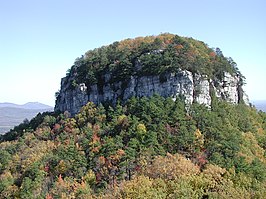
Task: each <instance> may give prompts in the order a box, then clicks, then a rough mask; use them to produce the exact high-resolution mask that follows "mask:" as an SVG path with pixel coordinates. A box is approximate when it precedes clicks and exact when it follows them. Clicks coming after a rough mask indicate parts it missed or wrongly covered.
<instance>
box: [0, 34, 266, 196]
mask: <svg viewBox="0 0 266 199" xmlns="http://www.w3.org/2000/svg"><path fill="white" fill-rule="evenodd" d="M138 63H141V67H139V66H140V65H139V64H138ZM176 70H188V71H190V72H192V73H193V74H200V75H203V76H204V77H207V78H208V79H209V80H210V79H212V80H215V79H219V80H221V81H222V79H223V76H224V73H225V72H227V73H230V74H231V75H234V76H237V77H238V78H239V80H240V84H241V86H242V84H244V80H245V79H244V77H243V76H242V74H241V73H240V72H239V70H238V68H237V66H236V63H235V62H234V61H233V60H232V59H231V58H226V57H224V56H223V54H222V52H221V50H220V49H218V48H217V49H211V48H209V47H208V46H207V45H206V44H204V43H203V42H200V41H196V40H194V39H192V38H185V37H179V36H177V35H172V34H162V35H159V36H149V37H139V38H136V39H127V40H123V41H121V42H115V43H113V44H111V45H108V46H103V47H101V48H97V49H94V50H90V51H88V52H87V53H86V54H85V55H84V56H82V57H80V58H78V59H76V61H75V63H74V65H73V66H72V67H71V68H70V69H69V71H68V73H67V77H66V78H69V81H71V84H70V85H71V86H72V87H73V88H74V87H76V86H77V85H79V84H80V83H85V84H86V85H87V86H89V85H92V84H98V85H101V84H102V82H103V79H102V76H103V75H104V74H111V75H110V79H109V81H110V82H112V81H117V80H119V81H126V80H127V78H129V76H131V75H135V76H142V75H161V74H164V73H166V72H167V73H168V72H174V71H176ZM162 77H163V76H162ZM162 81H163V79H162ZM70 89H71V88H70ZM59 94H60V93H57V97H58V96H59ZM211 97H212V100H211V106H205V105H202V104H198V103H196V102H193V103H192V104H191V105H189V106H188V105H187V104H186V103H185V99H184V97H182V96H180V97H179V98H177V99H176V100H175V101H173V99H172V98H163V97H161V96H159V95H157V94H154V95H153V96H152V97H150V98H148V97H132V98H130V99H129V100H127V101H126V102H119V101H118V102H117V103H116V105H112V106H111V105H108V104H107V103H106V104H99V105H95V104H93V103H92V102H88V103H87V105H85V106H83V107H82V108H81V110H80V112H79V113H77V114H76V115H70V113H69V112H67V111H66V112H53V113H48V112H46V113H42V114H38V115H37V116H36V117H34V118H33V119H31V120H30V121H27V122H24V123H22V124H20V125H19V126H17V127H15V128H14V129H13V130H11V131H10V132H9V133H7V134H5V135H1V137H0V157H1V158H0V198H10V199H11V198H23V199H31V198H45V199H56V198H69V199H70V198H202V199H204V198H237V199H239V198H265V195H266V172H265V171H266V113H264V112H261V111H257V110H256V109H255V108H254V107H252V106H248V105H246V104H245V103H244V102H242V101H240V102H239V104H232V103H229V102H226V101H224V100H221V99H220V98H217V96H216V95H214V94H213V95H212V96H211Z"/></svg>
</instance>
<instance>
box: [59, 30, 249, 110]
mask: <svg viewBox="0 0 266 199" xmlns="http://www.w3.org/2000/svg"><path fill="white" fill-rule="evenodd" d="M244 79H245V78H244V76H243V75H242V74H241V73H240V71H239V70H238V68H237V66H236V63H235V62H234V61H233V59H232V58H226V57H224V56H223V54H222V52H221V50H220V49H219V48H216V49H215V50H214V49H211V48H209V47H208V46H207V45H206V44H205V43H203V42H201V41H197V40H194V39H192V38H185V37H180V36H177V35H172V34H162V35H159V36H148V37H139V38H135V39H126V40H123V41H120V42H114V43H113V44H111V45H108V46H103V47H100V48H97V49H94V50H90V51H88V52H87V53H85V55H84V56H82V57H80V58H77V59H76V61H75V64H74V65H73V66H72V67H71V69H70V70H69V71H68V73H67V75H66V77H64V78H62V81H61V89H60V92H58V93H57V99H56V106H55V110H59V111H68V112H70V113H71V114H72V115H74V114H75V113H77V112H78V111H79V110H80V108H81V107H82V106H84V105H85V104H87V102H88V101H91V102H94V103H95V104H100V103H103V104H104V103H108V104H112V105H115V104H116V103H117V102H118V101H120V102H122V104H123V103H124V102H125V101H127V100H128V99H130V98H131V97H133V96H134V97H151V96H152V95H154V94H158V95H160V96H163V97H171V98H172V99H174V100H175V99H176V98H177V97H182V98H184V99H185V101H186V103H187V105H189V104H192V103H193V102H198V103H200V104H205V105H206V106H211V102H212V98H213V97H216V98H219V99H223V100H226V101H228V102H231V103H239V102H241V101H243V102H244V103H246V104H248V103H249V102H248V98H247V95H246V94H245V93H244V91H243V89H242V86H243V84H244Z"/></svg>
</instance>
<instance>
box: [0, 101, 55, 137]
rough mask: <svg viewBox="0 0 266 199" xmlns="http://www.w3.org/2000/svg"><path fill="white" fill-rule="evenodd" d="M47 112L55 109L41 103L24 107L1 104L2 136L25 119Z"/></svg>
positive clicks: (0, 129) (0, 125)
mask: <svg viewBox="0 0 266 199" xmlns="http://www.w3.org/2000/svg"><path fill="white" fill-rule="evenodd" d="M46 111H53V107H51V106H48V105H45V104H42V103H39V102H29V103H26V104H23V105H18V104H13V103H8V102H5V103H0V134H2V133H5V132H7V131H9V130H10V129H11V128H13V127H14V126H16V125H18V124H20V123H22V122H23V121H24V120H25V119H28V120H30V119H32V118H33V117H34V116H36V115H37V114H38V113H42V112H46Z"/></svg>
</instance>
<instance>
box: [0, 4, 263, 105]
mask: <svg viewBox="0 0 266 199" xmlns="http://www.w3.org/2000/svg"><path fill="white" fill-rule="evenodd" d="M165 32H169V33H173V34H178V35H180V36H186V37H193V38H194V39H198V40H201V41H204V42H205V43H207V44H208V45H209V47H214V48H215V47H219V48H220V49H221V50H222V51H223V54H224V55H225V56H227V57H232V58H233V59H234V61H235V62H236V63H237V64H238V68H239V69H240V71H241V72H242V74H243V75H244V76H245V77H246V83H247V85H246V86H245V88H244V89H245V90H246V92H247V94H248V95H249V98H250V99H251V100H266V89H265V86H266V57H265V56H266V1H265V0H201V1H199V0H182V1H181V0H164V1H159V0H134V1H125V0H112V1H108V0H100V1H90V0H75V1H74V0H23V1H20V0H10V1H6V0H0V102H13V103H18V104H23V103H26V102H29V101H38V102H42V103H45V104H48V105H52V106H53V105H54V101H55V97H54V93H55V92H56V91H58V90H59V88H60V80H61V78H62V77H64V76H65V74H66V71H67V69H69V68H70V67H71V66H72V64H73V63H74V61H75V59H76V58H77V57H80V56H81V55H82V54H84V53H85V52H86V51H87V50H90V49H94V48H96V47H100V46H102V45H107V44H111V43H113V42H114V41H119V40H122V39H126V38H134V37H137V36H147V35H157V34H160V33H165Z"/></svg>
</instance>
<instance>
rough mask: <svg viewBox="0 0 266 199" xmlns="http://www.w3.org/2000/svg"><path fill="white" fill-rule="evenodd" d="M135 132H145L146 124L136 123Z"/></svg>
mask: <svg viewBox="0 0 266 199" xmlns="http://www.w3.org/2000/svg"><path fill="white" fill-rule="evenodd" d="M137 132H138V133H141V134H143V133H146V132H147V130H146V126H145V125H144V124H138V126H137Z"/></svg>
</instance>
